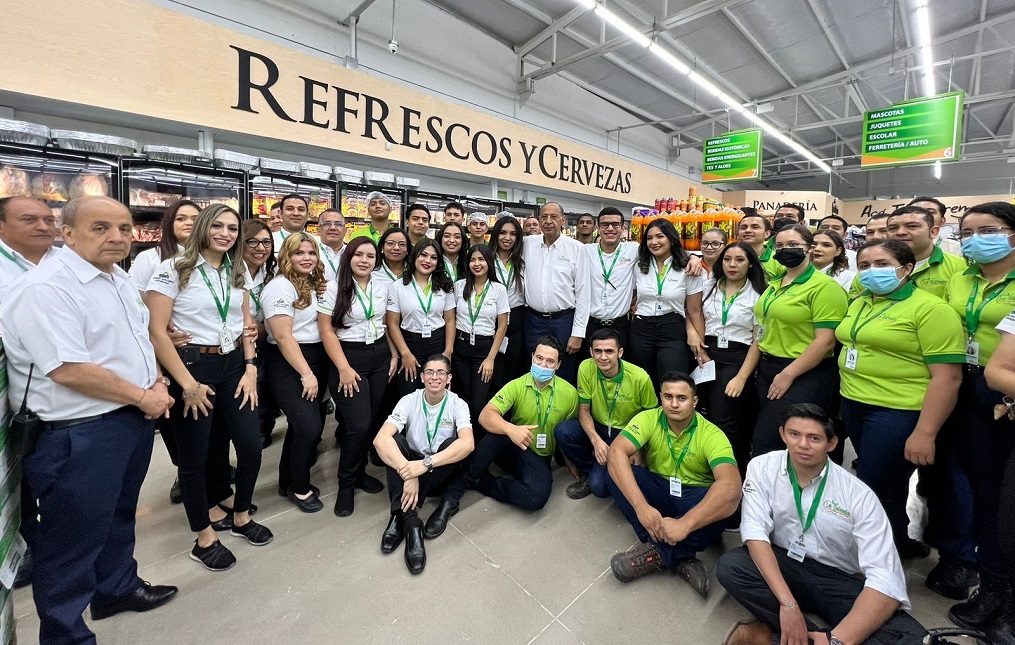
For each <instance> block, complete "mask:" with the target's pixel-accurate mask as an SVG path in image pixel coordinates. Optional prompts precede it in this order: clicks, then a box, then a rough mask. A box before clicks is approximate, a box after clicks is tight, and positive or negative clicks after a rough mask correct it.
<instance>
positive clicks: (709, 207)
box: [631, 187, 744, 251]
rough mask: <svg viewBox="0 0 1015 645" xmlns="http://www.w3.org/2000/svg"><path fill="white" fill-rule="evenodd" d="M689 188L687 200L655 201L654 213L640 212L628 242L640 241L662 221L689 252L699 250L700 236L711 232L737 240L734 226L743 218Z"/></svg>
mask: <svg viewBox="0 0 1015 645" xmlns="http://www.w3.org/2000/svg"><path fill="white" fill-rule="evenodd" d="M695 192H696V191H695V189H694V188H693V187H692V188H690V189H689V190H688V196H687V198H686V199H675V198H673V197H669V198H666V199H657V200H656V203H655V208H654V209H639V210H638V211H636V212H635V213H634V216H633V217H632V218H631V239H632V240H634V241H641V237H642V234H643V233H644V231H645V228H646V227H647V226H648V225H649V223H651V222H652V220H654V219H657V218H660V217H661V218H663V219H665V220H666V221H668V222H670V223H671V224H673V227H674V228H675V229H677V232H678V233H679V234H680V237H681V240H682V242H683V245H684V248H685V249H687V250H688V251H698V250H700V249H701V234H702V233H704V232H705V231H707V230H708V229H710V228H721V229H722V230H723V231H725V232H726V235H727V236H728V237H729V240H730V241H731V242H735V241H736V239H737V224H738V223H739V222H740V218H742V217H743V216H744V214H743V213H741V212H740V211H739V210H737V209H736V208H734V207H732V206H728V205H725V204H723V203H721V202H718V201H715V200H712V199H707V198H704V197H702V196H701V195H696V194H695Z"/></svg>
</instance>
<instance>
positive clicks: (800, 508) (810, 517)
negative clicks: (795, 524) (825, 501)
mask: <svg viewBox="0 0 1015 645" xmlns="http://www.w3.org/2000/svg"><path fill="white" fill-rule="evenodd" d="M828 468H829V466H828V464H827V463H826V464H825V470H824V473H823V474H822V475H821V483H820V484H818V492H817V493H815V494H814V501H813V502H811V510H810V511H808V512H807V519H806V521H805V520H804V505H803V501H802V497H803V493H804V491H803V489H802V488H800V482H798V481H797V478H796V471H795V470H794V469H793V464H792V463H791V462H790V460H789V453H786V471H787V472H788V473H789V483H790V484H791V485H792V486H793V499H794V500H795V501H796V513H797V517H799V518H800V526H801V527H802V528H803V530H801V531H800V534H801V535H803V534H804V533H806V532H807V529H809V528H811V524H814V516H815V515H817V514H818V507H819V506H821V497H822V495H824V494H825V484H827V483H828Z"/></svg>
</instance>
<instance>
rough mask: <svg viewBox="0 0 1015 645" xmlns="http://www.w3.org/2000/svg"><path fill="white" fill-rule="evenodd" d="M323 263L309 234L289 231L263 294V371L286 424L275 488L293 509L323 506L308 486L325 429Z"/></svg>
mask: <svg viewBox="0 0 1015 645" xmlns="http://www.w3.org/2000/svg"><path fill="white" fill-rule="evenodd" d="M322 284H324V263H323V262H321V258H320V256H319V255H318V247H317V242H316V240H314V238H313V237H311V236H310V235H309V234H308V233H293V234H292V235H289V236H288V237H286V239H285V241H284V242H282V248H280V249H279V251H278V275H276V276H275V277H274V278H272V280H271V282H269V283H268V284H267V285H266V286H265V287H264V291H262V292H261V303H262V305H263V307H264V317H265V318H264V320H265V326H266V327H267V332H268V347H267V351H266V352H265V361H264V368H265V369H266V370H267V372H268V383H269V384H270V386H271V391H272V395H273V396H274V398H275V401H277V402H278V406H279V407H280V408H281V409H282V412H284V413H285V416H286V419H287V420H288V422H289V429H288V430H287V431H286V434H285V440H284V441H283V443H282V457H281V459H280V461H279V465H278V487H279V490H280V491H284V492H285V494H286V497H288V498H289V501H291V502H292V503H293V504H295V505H296V508H298V509H300V510H301V511H303V512H304V513H316V512H317V511H319V510H321V509H322V508H324V505H323V504H322V503H321V500H320V499H318V497H317V491H316V490H314V487H313V486H311V485H310V468H311V466H312V464H313V462H314V457H315V451H316V449H317V442H318V440H319V439H320V438H321V431H322V430H323V429H324V418H323V416H322V415H321V405H320V402H321V399H322V398H323V397H324V388H322V387H320V384H322V383H324V384H326V383H327V378H328V356H327V354H326V353H325V351H324V346H323V345H322V344H321V334H320V332H319V331H318V327H317V289H318V287H320V286H321V285H322Z"/></svg>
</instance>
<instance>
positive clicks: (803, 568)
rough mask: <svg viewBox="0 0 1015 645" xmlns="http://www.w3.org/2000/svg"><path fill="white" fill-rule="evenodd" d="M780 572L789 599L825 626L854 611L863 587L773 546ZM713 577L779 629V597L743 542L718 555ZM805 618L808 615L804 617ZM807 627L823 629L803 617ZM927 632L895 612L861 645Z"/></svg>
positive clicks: (887, 643) (903, 642)
mask: <svg viewBox="0 0 1015 645" xmlns="http://www.w3.org/2000/svg"><path fill="white" fill-rule="evenodd" d="M772 550H773V551H775V559H776V561H777V562H778V563H779V570H780V571H781V572H782V576H783V578H785V580H786V584H787V586H789V589H790V592H792V594H793V598H795V599H796V602H797V604H798V605H799V607H800V610H801V611H802V612H804V613H805V614H816V615H818V616H820V617H821V619H822V620H823V621H825V622H826V623H828V624H829V625H833V626H834V625H838V624H839V623H840V622H841V621H842V619H843V618H845V617H846V614H848V613H849V612H850V611H851V610H852V609H853V603H855V602H856V598H857V596H859V595H860V592H861V591H863V587H864V584H863V579H862V578H860V577H858V576H852V575H849V574H848V573H846V572H844V571H840V570H839V569H836V568H834V567H830V566H828V565H826V564H821V563H820V562H818V561H816V560H813V559H811V558H807V559H806V560H804V561H803V562H797V561H796V560H794V559H792V558H790V557H789V555H787V554H786V550H785V549H781V548H779V547H777V546H773V547H772ZM715 574H716V578H718V579H719V582H720V584H722V586H723V587H725V588H726V591H728V592H729V594H730V595H731V596H733V597H734V598H736V600H737V602H739V603H740V604H741V605H743V606H744V607H745V608H746V609H747V610H748V611H749V612H751V614H753V615H754V616H757V617H758V618H760V619H761V620H762V621H763V622H765V623H766V624H767V625H768V626H769V627H771V628H772V629H774V630H776V631H779V600H778V599H777V598H776V597H775V594H773V593H772V590H771V589H769V588H768V583H766V582H765V579H764V578H762V577H761V572H760V571H758V567H757V565H756V564H754V560H753V559H751V554H750V552H748V550H747V547H746V546H741V547H737V548H735V549H733V550H731V551H727V552H726V553H724V554H723V555H722V557H720V558H719V565H718V567H717V568H716V572H715ZM804 618H805V620H806V616H805V617H804ZM807 629H808V631H821V628H820V627H818V626H817V625H815V624H814V623H812V622H811V621H810V620H807ZM926 635H927V630H926V629H924V628H923V626H922V625H920V623H918V622H917V621H916V619H915V618H913V617H912V616H910V615H909V614H907V613H906V612H904V611H902V610H899V611H896V612H895V614H894V615H893V616H892V617H891V618H889V619H888V622H886V623H885V624H884V625H882V626H881V628H880V629H878V630H877V631H876V632H874V633H873V634H872V635H871V636H870V637H869V638H868V639H867V640H865V641H864V643H865V645H882V644H883V645H921V644H922V643H923V637H924V636H926Z"/></svg>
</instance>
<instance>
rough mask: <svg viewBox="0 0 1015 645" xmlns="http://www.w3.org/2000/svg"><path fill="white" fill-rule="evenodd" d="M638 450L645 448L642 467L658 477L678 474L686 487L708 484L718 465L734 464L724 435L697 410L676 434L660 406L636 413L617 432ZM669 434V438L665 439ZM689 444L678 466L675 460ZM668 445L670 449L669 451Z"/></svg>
mask: <svg viewBox="0 0 1015 645" xmlns="http://www.w3.org/2000/svg"><path fill="white" fill-rule="evenodd" d="M620 434H621V435H622V436H624V437H627V439H628V441H630V442H631V443H633V444H634V447H635V448H637V449H638V450H641V449H642V448H644V449H645V466H646V467H647V468H648V469H649V470H651V471H652V472H654V473H655V474H657V475H660V476H662V477H679V478H680V481H681V483H683V484H685V485H688V486H711V485H712V483H713V482H714V481H715V475H714V474H713V473H712V470H713V469H714V468H715V467H716V466H718V465H719V464H733V466H736V465H737V460H736V459H734V458H733V448H732V446H730V440H729V439H727V438H726V434H725V433H724V432H723V431H722V430H720V429H719V426H717V425H715V424H714V423H712V422H711V421H709V420H708V419H706V418H705V417H703V416H701V414H700V413H698V412H695V413H694V418H693V419H692V420H691V425H689V426H687V428H686V429H685V430H684V431H683V432H681V433H680V434H679V435H675V434H673V431H672V430H670V426H669V424H668V423H667V422H666V416H665V415H664V414H663V409H662V408H653V409H651V410H645V411H644V412H639V413H638V414H636V415H635V417H634V418H633V419H631V423H629V424H627V427H626V428H624V431H623V432H621V433H620ZM667 436H669V441H667ZM688 444H690V447H689V448H688V450H687V454H686V455H684V460H683V462H682V463H681V464H680V469H679V470H678V469H677V468H676V463H677V461H678V460H679V459H680V455H681V454H682V453H683V452H684V448H685V447H687V446H688ZM671 448H672V450H671Z"/></svg>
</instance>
